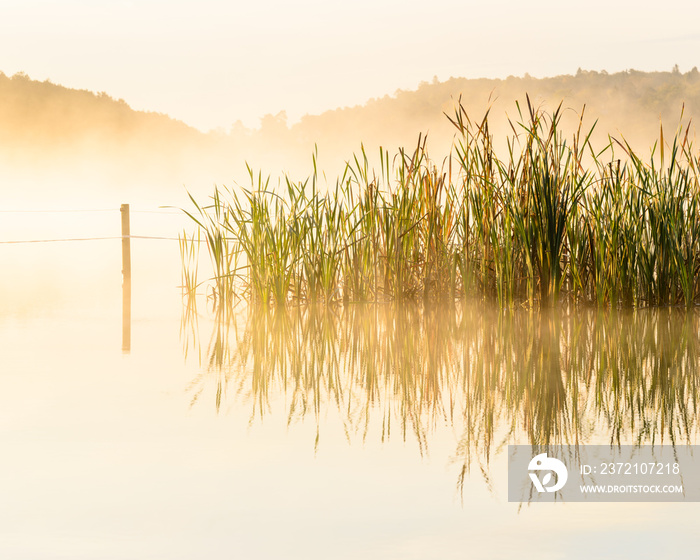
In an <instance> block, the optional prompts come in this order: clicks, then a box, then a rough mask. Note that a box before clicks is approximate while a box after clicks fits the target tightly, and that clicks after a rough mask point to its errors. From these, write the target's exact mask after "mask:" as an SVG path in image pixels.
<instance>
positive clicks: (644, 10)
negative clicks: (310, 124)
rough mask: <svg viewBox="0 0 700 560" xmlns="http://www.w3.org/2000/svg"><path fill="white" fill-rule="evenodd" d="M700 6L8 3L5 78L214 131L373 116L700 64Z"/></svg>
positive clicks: (692, 0)
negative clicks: (447, 95)
mask: <svg viewBox="0 0 700 560" xmlns="http://www.w3.org/2000/svg"><path fill="white" fill-rule="evenodd" d="M698 21H700V2H698V1H697V0H667V1H665V2H653V3H652V2H644V1H639V0H637V1H628V0H624V1H618V2H615V1H612V0H606V1H601V0H591V1H588V2H586V3H585V4H584V3H578V2H566V1H563V0H558V1H554V0H540V1H537V0H533V1H530V2H524V1H522V0H500V1H492V2H488V3H487V2H472V1H454V0H432V1H431V2H425V1H422V2H416V1H413V0H405V1H403V2H400V1H397V0H373V1H369V0H355V1H353V2H350V1H347V2H332V1H329V0H326V1H318V0H300V1H296V2H285V1H282V0H258V1H257V2H255V1H254V0H249V1H246V2H238V1H228V2H227V1H222V0H197V1H190V0H169V1H164V0H139V1H132V2H129V1H111V0H102V1H100V0H89V1H88V0H63V1H56V0H0V54H1V56H0V71H2V72H4V73H5V74H7V75H12V74H14V73H16V72H20V71H21V72H26V73H27V74H28V75H29V76H30V77H31V78H33V79H37V80H45V79H50V80H51V81H52V82H55V83H58V84H61V85H65V86H67V87H73V88H79V89H88V90H91V91H96V92H98V91H104V92H106V93H108V94H109V95H111V96H112V97H116V98H122V99H124V100H125V101H126V102H127V103H129V105H131V107H133V108H134V109H142V110H151V111H158V112H163V113H167V114H169V115H171V116H173V117H175V118H178V119H181V120H183V121H185V122H187V123H188V124H191V125H193V126H196V127H198V128H200V129H202V130H209V129H211V128H215V127H223V128H224V129H228V128H229V127H230V126H231V125H232V124H233V123H234V122H235V121H236V120H239V119H240V120H242V121H243V122H244V123H245V124H246V125H247V126H251V127H257V126H258V124H259V119H260V117H262V116H263V115H265V114H267V113H273V114H275V113H277V112H279V111H282V110H286V111H287V114H288V116H289V121H290V122H294V121H296V120H298V119H299V118H300V117H301V116H302V115H304V114H306V113H311V114H317V113H320V112H322V111H324V110H327V109H333V108H335V107H339V106H348V105H356V104H362V103H364V102H366V101H367V100H368V99H369V98H372V97H382V96H384V95H386V94H393V93H394V92H395V91H396V90H397V89H415V88H416V87H417V86H418V84H419V83H420V82H421V81H424V80H425V81H430V80H432V78H433V76H437V77H438V79H439V80H441V81H442V80H446V79H448V78H450V77H451V76H454V77H467V78H480V77H489V78H505V77H507V76H508V75H515V76H522V75H523V74H525V73H526V72H527V73H529V74H531V75H532V76H535V77H544V76H554V75H558V74H572V73H575V72H576V69H577V68H578V67H582V68H583V69H585V70H607V71H608V72H616V71H620V70H625V69H629V68H634V69H637V70H644V71H652V70H670V69H671V68H672V67H673V65H674V64H678V65H679V67H680V70H681V72H686V71H688V70H690V69H691V68H692V67H693V66H696V65H697V66H700V29H699V28H698V23H697V22H698Z"/></svg>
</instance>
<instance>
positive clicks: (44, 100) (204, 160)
mask: <svg viewBox="0 0 700 560" xmlns="http://www.w3.org/2000/svg"><path fill="white" fill-rule="evenodd" d="M526 93H528V94H529V95H530V98H531V99H532V100H533V102H534V103H536V104H538V105H544V106H545V107H549V108H550V109H551V108H554V107H555V106H556V105H558V104H559V102H563V104H564V107H566V108H571V109H573V110H572V111H567V115H568V118H569V119H570V121H571V122H572V123H574V122H577V120H578V115H577V112H578V111H580V110H581V109H582V107H583V106H584V105H586V107H587V108H586V115H587V118H586V122H587V123H588V124H589V125H592V124H593V122H594V121H595V120H598V121H599V122H598V125H597V129H596V130H597V138H598V139H599V140H600V141H601V142H603V141H605V138H606V136H607V134H608V133H611V134H614V135H619V134H620V133H623V134H625V136H626V137H627V138H628V139H629V140H630V141H632V142H633V144H634V145H636V146H637V147H638V148H639V149H642V150H647V149H648V148H649V147H650V146H651V144H652V143H653V142H654V140H655V139H656V138H658V130H659V120H662V121H663V122H664V125H665V126H666V127H667V128H668V129H673V128H674V127H675V126H676V125H677V124H678V122H679V117H680V114H681V108H682V107H683V105H685V113H684V116H685V121H686V122H687V121H688V120H689V119H690V118H692V117H693V116H696V115H698V114H699V113H700V72H698V70H697V68H693V69H692V70H691V71H689V72H686V73H681V72H679V71H678V69H677V68H674V69H673V70H672V71H670V72H638V71H635V70H629V71H626V72H619V73H615V74H608V73H606V72H604V71H603V72H593V71H583V70H579V71H578V72H577V73H576V74H575V75H565V76H556V77H553V78H544V79H535V78H532V77H529V76H527V75H526V76H524V77H512V76H511V77H508V78H506V79H502V80H499V79H465V78H451V79H449V80H447V81H444V82H439V81H437V80H436V79H434V80H433V81H432V82H431V83H428V82H424V83H422V84H420V86H419V87H418V88H417V89H416V90H415V91H401V90H399V91H397V92H395V93H394V94H393V95H386V96H384V97H382V98H378V99H370V100H369V101H367V103H365V104H364V105H358V106H355V107H345V108H339V109H335V110H332V111H326V112H324V113H322V114H320V115H307V116H304V117H303V118H302V119H301V120H300V122H298V123H295V124H293V125H291V126H290V125H288V123H287V121H286V117H285V115H284V113H280V114H278V115H266V116H264V117H263V118H262V119H261V124H260V127H259V128H257V129H247V128H245V127H243V126H242V125H241V124H240V123H238V124H236V125H235V126H233V127H232V128H231V129H230V130H229V131H227V132H224V133H221V132H219V133H207V134H205V133H203V132H201V131H199V130H196V129H195V128H192V127H190V126H188V125H186V124H185V123H182V122H180V121H177V120H174V119H172V118H170V117H168V116H167V115H163V114H158V113H148V112H142V111H134V110H133V109H131V108H130V107H129V106H128V105H127V103H126V102H125V101H123V100H115V99H113V98H111V97H110V96H109V95H107V94H105V93H93V92H89V91H84V90H75V89H69V88H65V87H63V86H60V85H57V84H53V83H51V82H48V81H46V82H39V81H35V80H31V79H30V78H29V77H28V76H26V75H24V74H17V75H14V76H12V77H8V76H6V75H4V74H2V73H0V167H3V166H4V168H5V169H8V168H15V169H21V170H23V171H22V172H23V173H27V174H28V173H37V172H39V171H43V172H45V173H46V174H49V175H51V174H54V173H57V172H60V173H64V174H70V173H73V172H75V171H76V170H87V173H93V172H94V171H95V170H97V172H98V174H99V175H100V176H101V177H108V176H109V177H117V178H118V179H119V181H121V182H122V183H124V182H129V181H132V180H138V181H141V182H147V183H149V182H161V183H166V184H174V185H176V186H177V188H181V186H182V184H183V183H189V182H193V181H199V180H201V181H205V182H207V184H210V182H214V181H215V182H231V180H232V179H234V178H235V179H237V180H238V182H241V183H245V180H246V179H245V177H242V176H241V170H243V169H244V165H243V164H244V162H245V161H248V162H250V163H251V164H252V165H253V166H254V167H261V168H263V171H265V172H268V171H269V172H270V173H273V174H274V173H276V172H278V171H280V170H282V171H285V170H287V171H290V172H291V173H292V174H293V175H295V176H299V175H300V174H301V175H303V174H305V173H308V171H309V170H310V155H311V152H312V150H313V148H314V145H318V149H319V154H320V161H321V165H322V166H323V165H324V163H325V164H328V165H327V168H328V167H330V169H329V171H331V175H332V173H333V172H335V171H337V169H338V168H339V166H340V163H342V161H343V160H345V159H348V158H350V157H351V155H352V153H353V152H357V151H358V149H359V147H360V143H364V145H365V146H366V148H367V149H368V151H370V152H371V153H373V152H375V151H376V148H377V147H378V146H379V145H382V146H384V147H386V148H388V149H390V150H396V149H397V148H398V147H399V146H405V147H411V146H412V145H413V144H414V143H415V141H416V140H417V138H418V134H419V133H426V132H427V133H428V139H429V146H430V147H431V148H432V149H431V153H432V154H433V156H434V157H435V158H436V159H441V158H442V157H443V156H444V155H445V154H446V152H447V150H448V149H449V145H450V143H451V141H452V137H453V134H454V132H455V131H454V129H453V127H452V126H451V125H450V123H449V122H448V120H447V118H446V117H445V116H444V114H443V113H447V114H452V113H453V111H454V108H455V105H456V103H457V100H458V99H460V98H461V101H462V103H463V105H464V106H465V107H466V108H467V110H468V112H469V114H470V115H471V116H472V117H473V118H474V119H477V120H478V119H480V118H481V117H482V116H483V114H484V113H485V111H486V110H487V108H489V107H491V116H492V117H493V123H492V131H493V132H494V133H495V134H496V135H502V134H506V133H510V129H509V128H508V127H507V126H506V119H505V115H506V114H508V115H509V116H510V117H511V118H516V117H517V110H516V105H515V101H516V100H519V101H521V103H522V102H523V101H524V99H525V94H526Z"/></svg>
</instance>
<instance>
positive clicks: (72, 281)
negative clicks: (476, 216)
mask: <svg viewBox="0 0 700 560" xmlns="http://www.w3.org/2000/svg"><path fill="white" fill-rule="evenodd" d="M110 216H111V214H110ZM159 219H160V218H159ZM162 219H163V220H166V221H167V220H169V219H171V218H162ZM172 219H173V220H175V219H176V218H172ZM113 220H114V221H113V223H112V222H109V221H108V220H105V221H104V223H105V224H107V223H108V222H109V224H113V225H105V226H104V228H105V232H104V233H106V234H110V235H111V234H115V233H116V235H118V223H119V222H118V212H117V213H115V214H114V216H113ZM100 223H102V222H100ZM148 223H152V222H151V221H149V222H148ZM159 227H160V226H159ZM112 228H114V229H116V230H117V231H116V232H115V231H114V230H113V229H112ZM163 228H164V229H166V230H167V231H169V232H172V231H177V228H175V227H174V226H173V224H172V223H170V222H168V223H167V227H165V226H163ZM81 229H84V228H81ZM93 229H94V228H93ZM144 229H145V228H144V227H143V226H141V225H139V224H136V227H135V226H134V224H132V232H133V233H134V234H145V233H151V234H156V233H161V234H162V233H163V229H160V230H159V231H155V230H156V229H157V228H155V227H154V230H153V231H148V232H146V231H144ZM19 233H22V232H16V231H15V234H19ZM99 233H101V232H99ZM0 251H1V253H0V254H1V255H2V260H3V263H4V264H3V270H4V274H3V277H2V279H1V280H0V289H2V293H3V294H4V296H3V298H2V307H1V308H0V346H1V353H0V383H1V386H2V391H0V443H1V445H2V455H1V457H2V458H1V460H0V557H3V558H16V559H21V558H27V559H36V558H72V559H80V558H85V559H93V558H144V559H146V558H148V559H151V558H168V559H170V558H183V559H184V558H212V559H216V558H305V559H307V558H359V557H362V558H402V559H403V558H465V557H470V558H471V557H473V558H512V557H519V558H539V559H541V558H564V557H566V558H572V557H573V558H590V557H601V558H629V557H635V558H652V557H670V556H672V555H674V554H675V555H678V557H689V556H691V555H693V554H694V553H695V552H696V550H697V547H698V545H699V544H700V542H699V541H700V539H699V538H698V536H697V531H696V527H695V526H696V521H695V520H696V518H697V514H698V513H699V509H698V504H613V503H599V504H585V503H584V504H575V503H568V504H554V505H552V504H532V505H530V506H528V505H527V504H526V505H524V506H522V507H520V505H519V504H514V503H508V502H507V476H506V473H507V462H506V460H507V457H506V449H505V447H504V446H505V445H506V444H508V443H539V444H547V443H564V444H571V443H574V442H578V443H602V444H607V443H610V442H620V443H637V442H642V443H650V442H651V441H655V442H656V443H661V442H662V441H663V443H666V444H668V443H671V442H672V441H675V442H677V443H678V444H685V443H697V431H698V430H697V428H698V420H697V404H696V403H697V398H698V380H699V379H700V373H699V372H700V369H698V358H699V356H700V353H699V351H700V346H698V332H699V331H698V327H699V326H700V318H699V317H698V315H697V314H695V313H692V314H685V313H683V312H678V311H674V310H670V311H669V310H663V311H650V310H641V311H637V312H635V313H633V314H627V313H612V312H604V313H599V312H597V311H590V312H576V313H575V314H573V315H567V314H566V313H563V312H558V313H552V314H539V313H530V312H528V311H523V310H520V311H516V312H513V313H505V314H504V313H500V312H496V311H493V310H489V309H483V308H479V307H475V306H464V307H458V308H457V309H450V310H446V309H438V308H435V309H433V308H427V309H422V308H402V309H400V310H396V309H393V308H391V307H389V306H381V307H379V308H373V307H369V308H361V307H354V308H349V309H347V310H335V311H328V310H317V311H310V310H290V311H289V312H287V313H280V312H277V313H275V312H265V313H263V312H259V311H252V310H249V309H246V308H245V307H244V306H241V307H240V308H239V309H237V310H236V312H235V313H234V314H233V315H232V316H231V317H229V318H227V319H226V320H217V318H216V316H215V315H213V314H212V312H211V309H208V306H207V302H206V300H205V299H204V298H200V299H199V301H198V306H197V315H196V317H197V319H196V321H190V322H187V321H185V322H184V323H183V304H182V298H181V294H180V290H179V289H178V288H177V285H178V283H179V266H180V265H179V257H178V250H177V243H175V242H166V241H162V242H158V241H147V240H141V241H140V242H139V241H137V240H134V242H133V246H132V253H133V259H134V264H133V271H134V272H133V275H134V279H133V312H132V318H133V321H132V344H131V351H130V352H129V353H123V352H122V350H121V332H122V329H121V327H122V326H121V292H120V282H121V278H120V273H119V271H120V266H121V261H120V252H119V251H120V242H119V241H118V240H114V241H101V242H94V243H89V242H85V243H83V244H70V243H69V244H63V245H60V246H58V245H55V244H54V245H50V246H21V248H20V247H19V246H12V247H9V246H4V247H3V246H0Z"/></svg>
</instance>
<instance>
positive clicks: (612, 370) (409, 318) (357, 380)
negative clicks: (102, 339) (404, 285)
mask: <svg viewBox="0 0 700 560" xmlns="http://www.w3.org/2000/svg"><path fill="white" fill-rule="evenodd" d="M188 316H189V317H191V316H192V314H191V312H188ZM189 327H190V328H191V327H192V325H191V324H190V325H189ZM699 329H700V315H698V314H697V313H694V312H688V311H685V310H683V311H679V310H674V309H653V310H650V309H646V310H636V311H624V312H622V311H621V312H616V311H610V310H606V311H598V310H591V311H582V310H580V309H579V310H577V311H576V312H575V313H573V314H567V313H566V312H564V311H561V310H547V311H530V310H516V311H503V310H498V309H495V308H490V307H484V306H481V305H479V306H476V305H475V306H471V305H464V306H454V305H447V306H444V307H440V306H420V305H404V306H398V307H395V306H391V305H366V306H348V307H345V308H331V307H325V306H323V307H319V308H314V307H305V308H292V309H290V308H283V307H282V308H276V309H268V308H258V307H247V308H244V309H243V310H241V311H240V312H239V313H238V314H233V315H231V316H228V317H223V316H222V317H219V319H218V320H216V321H215V322H214V329H213V333H212V336H211V339H210V341H209V344H208V347H207V348H206V351H203V352H202V354H203V355H205V356H206V366H205V367H204V368H202V371H201V373H200V374H199V376H198V377H197V378H196V379H195V380H193V382H192V386H191V391H192V398H193V404H194V403H195V402H197V403H198V406H203V405H204V406H206V404H204V403H206V402H208V398H209V394H210V393H212V392H215V397H214V402H215V406H216V408H217V410H219V409H220V408H221V407H222V406H223V404H224V403H225V401H227V400H231V402H233V400H235V401H236V402H237V403H238V405H239V406H240V404H241V403H243V405H247V406H249V407H250V413H251V421H258V419H260V420H262V419H263V417H264V415H265V414H268V413H274V414H280V413H284V414H286V415H287V418H288V422H290V423H291V422H293V421H295V420H297V419H300V418H306V417H313V418H314V419H315V422H316V425H317V433H319V432H320V431H321V430H322V428H323V422H324V418H325V417H326V416H327V415H326V413H327V412H328V411H329V410H330V409H334V410H335V411H337V413H338V414H339V416H340V418H341V419H342V421H343V423H344V425H345V431H346V434H347V435H348V438H349V439H352V438H358V437H359V438H362V439H363V440H365V439H366V438H368V437H380V438H381V439H382V441H384V440H385V439H386V438H388V437H390V436H395V435H400V437H401V438H403V439H404V440H411V439H413V440H415V441H416V442H417V444H418V448H419V450H420V452H421V453H424V452H425V451H426V450H427V448H428V445H429V441H430V437H431V434H432V433H434V432H435V430H436V429H437V428H438V427H440V426H445V425H447V426H449V427H450V428H451V429H452V430H454V432H455V433H456V434H457V439H458V441H457V444H456V456H457V460H458V461H460V462H462V461H463V464H464V468H463V475H464V473H466V472H467V471H468V470H469V468H470V466H471V465H472V464H473V463H474V461H476V462H478V463H479V464H482V465H483V464H488V462H489V458H490V456H491V455H492V454H493V452H494V450H496V449H498V448H499V447H500V446H502V445H504V444H508V443H529V444H532V445H538V446H547V445H555V444H569V445H578V444H583V443H598V444H601V443H610V444H622V443H625V444H643V443H647V444H648V443H654V444H660V443H674V444H685V443H694V442H695V440H696V436H697V432H698V420H697V409H698V395H699V378H700V368H699V367H698V366H699V365H700V362H699V358H700V348H699V346H698V332H699ZM189 332H193V331H189ZM187 344H188V345H191V344H192V339H191V338H188V342H187ZM214 387H215V389H214ZM278 397H283V398H278ZM229 404H230V403H229ZM280 407H284V410H283V411H282V410H280ZM317 444H318V439H317Z"/></svg>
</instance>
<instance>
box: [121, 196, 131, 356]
mask: <svg viewBox="0 0 700 560" xmlns="http://www.w3.org/2000/svg"><path fill="white" fill-rule="evenodd" d="M121 215H122V352H126V353H129V352H130V351H131V228H130V225H129V205H128V204H122V207H121Z"/></svg>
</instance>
